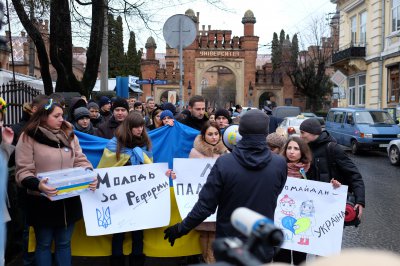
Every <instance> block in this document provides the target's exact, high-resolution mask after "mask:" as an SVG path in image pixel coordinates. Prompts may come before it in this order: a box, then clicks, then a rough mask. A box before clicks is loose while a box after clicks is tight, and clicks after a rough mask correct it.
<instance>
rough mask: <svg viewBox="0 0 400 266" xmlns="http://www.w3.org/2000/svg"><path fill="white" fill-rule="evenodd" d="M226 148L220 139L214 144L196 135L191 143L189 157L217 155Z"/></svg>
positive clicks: (225, 151)
mask: <svg viewBox="0 0 400 266" xmlns="http://www.w3.org/2000/svg"><path fill="white" fill-rule="evenodd" d="M227 152H228V150H227V148H226V147H225V145H224V144H223V143H222V140H220V141H219V142H218V143H217V144H216V145H215V146H213V145H211V144H208V143H207V142H205V141H204V140H203V138H202V137H201V135H198V136H197V137H196V139H195V140H194V143H193V149H192V151H191V152H190V155H189V157H191V158H202V157H219V156H221V155H222V154H224V153H227Z"/></svg>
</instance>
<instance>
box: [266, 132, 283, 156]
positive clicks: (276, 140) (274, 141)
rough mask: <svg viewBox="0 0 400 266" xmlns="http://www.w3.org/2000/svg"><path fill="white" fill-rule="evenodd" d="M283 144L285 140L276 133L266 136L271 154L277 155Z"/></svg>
mask: <svg viewBox="0 0 400 266" xmlns="http://www.w3.org/2000/svg"><path fill="white" fill-rule="evenodd" d="M285 143H286V138H285V137H284V136H282V135H280V134H278V133H276V132H274V133H271V134H268V136H267V144H268V147H269V149H270V150H271V151H272V152H273V153H276V154H279V153H280V152H281V150H282V147H283V146H284V145H285Z"/></svg>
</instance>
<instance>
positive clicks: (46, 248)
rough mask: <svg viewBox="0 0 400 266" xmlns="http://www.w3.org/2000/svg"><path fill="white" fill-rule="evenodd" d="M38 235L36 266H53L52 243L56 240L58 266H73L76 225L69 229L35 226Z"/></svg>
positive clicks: (68, 227) (70, 226)
mask: <svg viewBox="0 0 400 266" xmlns="http://www.w3.org/2000/svg"><path fill="white" fill-rule="evenodd" d="M34 229H35V235H36V251H35V261H36V265H40V266H51V265H52V261H51V243H52V242H53V240H54V244H55V258H56V265H57V266H71V236H72V232H73V231H74V224H70V225H68V226H67V227H64V226H63V227H41V226H34Z"/></svg>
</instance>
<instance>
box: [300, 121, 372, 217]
mask: <svg viewBox="0 0 400 266" xmlns="http://www.w3.org/2000/svg"><path fill="white" fill-rule="evenodd" d="M300 137H301V138H302V139H303V140H304V141H305V142H307V143H308V146H309V147H310V149H311V151H312V153H313V163H312V165H311V167H312V170H311V171H312V174H311V176H312V179H313V180H316V181H322V182H328V183H329V182H331V180H332V179H336V180H337V181H339V182H340V183H341V184H343V185H347V186H349V193H350V194H353V195H354V197H355V205H354V210H356V211H357V212H358V217H357V218H358V219H361V216H362V213H363V208H364V207H365V186H364V181H363V179H362V176H361V174H360V172H359V171H358V169H357V167H356V166H355V165H354V163H353V161H352V160H351V159H350V158H349V157H348V156H347V154H346V153H345V152H344V151H343V149H342V148H341V147H340V146H339V145H337V144H336V140H335V139H334V138H333V137H332V136H330V135H329V133H328V132H327V131H322V128H321V123H320V122H319V121H318V120H317V119H315V118H309V119H306V120H304V121H303V122H302V123H301V125H300Z"/></svg>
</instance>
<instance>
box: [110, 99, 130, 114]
mask: <svg viewBox="0 0 400 266" xmlns="http://www.w3.org/2000/svg"><path fill="white" fill-rule="evenodd" d="M117 107H122V108H125V109H126V110H127V111H128V112H129V104H128V101H127V100H125V99H124V98H120V97H117V98H116V99H115V101H114V102H113V104H112V111H114V109H115V108H117Z"/></svg>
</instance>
